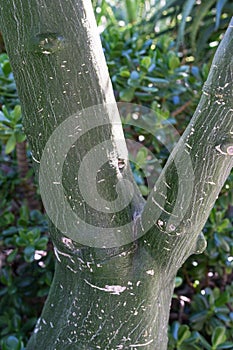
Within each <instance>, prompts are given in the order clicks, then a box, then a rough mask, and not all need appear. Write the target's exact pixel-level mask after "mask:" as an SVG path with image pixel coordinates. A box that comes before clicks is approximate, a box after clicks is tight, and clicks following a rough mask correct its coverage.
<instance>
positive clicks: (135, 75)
mask: <svg viewBox="0 0 233 350" xmlns="http://www.w3.org/2000/svg"><path fill="white" fill-rule="evenodd" d="M130 79H131V80H138V79H140V74H139V73H138V72H137V71H136V70H133V71H132V72H131V74H130Z"/></svg>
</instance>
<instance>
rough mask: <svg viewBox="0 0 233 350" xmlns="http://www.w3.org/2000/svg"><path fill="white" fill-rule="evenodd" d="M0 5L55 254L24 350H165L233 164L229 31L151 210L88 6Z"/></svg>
mask: <svg viewBox="0 0 233 350" xmlns="http://www.w3.org/2000/svg"><path fill="white" fill-rule="evenodd" d="M0 6H1V11H2V13H4V16H2V18H1V21H2V22H1V30H2V32H3V35H4V40H5V43H6V48H7V51H8V54H9V57H10V60H11V64H12V67H13V71H14V75H15V79H16V83H17V87H18V92H19V96H20V100H21V103H22V107H23V115H24V126H25V133H26V134H27V137H28V140H29V143H30V146H31V150H32V154H33V159H34V160H35V169H36V172H37V174H38V175H39V182H40V186H41V193H42V198H43V199H44V205H45V207H46V210H47V212H48V214H49V217H50V219H51V221H50V234H51V237H52V240H53V243H54V250H55V255H56V258H57V263H56V271H55V276H54V280H53V284H52V287H51V290H50V293H49V296H48V299H47V301H46V304H45V307H44V310H43V312H42V316H41V318H40V320H39V322H38V324H37V326H36V329H35V331H34V334H33V335H32V337H31V339H30V341H29V344H28V346H27V349H28V350H37V349H38V350H40V349H46V350H55V349H56V350H59V349H62V350H63V349H72V350H73V349H85V350H87V349H88V350H91V349H105V350H110V349H111V350H116V349H124V350H125V349H138V348H143V349H146V350H155V349H156V350H158V349H159V350H165V349H166V348H167V323H168V316H169V308H170V302H171V298H172V293H173V287H174V277H175V275H176V273H177V270H178V269H179V267H180V266H181V265H182V264H183V262H184V261H185V260H186V259H187V258H188V257H189V256H190V255H191V254H192V253H195V252H196V253H200V252H201V251H202V250H203V249H204V248H205V242H204V239H203V238H202V237H200V236H199V233H200V231H201V229H202V227H203V225H204V223H205V221H206V219H207V217H208V215H209V212H210V210H211V208H212V207H213V205H214V202H215V200H216V198H217V196H218V193H219V191H220V190H221V187H222V185H223V183H224V181H225V180H226V178H227V176H228V175H229V172H230V170H231V168H232V165H233V160H232V154H233V129H232V125H233V123H232V121H233V113H232V111H233V109H232V107H233V103H232V86H233V85H232V50H233V47H232V46H233V40H232V25H231V26H230V27H229V29H228V32H227V33H226V35H225V37H224V39H223V41H222V43H221V46H220V48H219V50H218V51H217V54H216V56H215V59H214V62H213V65H212V68H211V71H210V75H209V78H208V80H207V83H206V85H205V87H204V91H203V96H202V98H201V101H200V104H199V106H198V108H197V111H196V113H195V115H194V117H193V119H192V121H191V123H190V125H189V126H188V128H187V130H186V132H185V133H184V135H183V136H182V138H181V140H180V141H179V143H178V144H177V146H176V147H175V149H174V150H173V152H172V154H171V156H170V158H169V160H168V161H167V164H166V166H165V168H164V170H163V172H162V174H161V176H160V178H159V179H158V181H157V183H156V185H155V187H154V189H153V191H152V193H151V194H150V196H149V199H148V201H147V203H146V204H145V203H144V200H143V199H142V197H141V195H140V194H139V191H138V189H137V187H136V185H135V183H134V181H133V178H132V174H131V172H130V169H129V164H128V161H127V151H126V146H125V143H124V140H123V133H122V129H121V125H120V121H119V114H118V111H117V108H116V106H115V104H114V95H113V91H112V86H111V83H110V80H109V76H108V72H107V67H106V64H105V59H104V56H103V52H102V48H101V44H100V39H99V37H98V34H97V27H96V24H95V19H94V14H93V10H92V6H91V1H89V0H68V1H56V2H55V1H44V0H28V1H20V0H0ZM232 23H233V22H232ZM92 106H95V107H93V108H92ZM67 149H69V152H67ZM39 164H40V170H39V168H38V166H39ZM83 164H84V165H83ZM85 171H86V172H85ZM79 173H81V174H85V176H81V178H80V179H78V174H79ZM93 173H94V175H93ZM93 179H94V180H93ZM78 180H80V181H78ZM80 183H82V184H83V187H84V192H83V188H81V187H80ZM61 188H62V191H61ZM127 191H128V192H129V194H128V193H127ZM129 195H130V196H131V197H130V198H129ZM98 196H100V197H101V198H99V197H98ZM63 197H64V198H63ZM97 197H98V203H97V204H96V202H97ZM101 199H102V201H101ZM129 199H130V200H129ZM123 204H124V205H123ZM67 208H68V209H67ZM71 208H72V210H71ZM75 219H77V220H76V221H75ZM198 237H200V238H198Z"/></svg>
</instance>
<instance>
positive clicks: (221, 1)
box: [214, 0, 227, 31]
mask: <svg viewBox="0 0 233 350" xmlns="http://www.w3.org/2000/svg"><path fill="white" fill-rule="evenodd" d="M226 2H227V0H218V2H217V5H216V21H215V28H214V30H215V31H216V30H218V28H219V24H220V19H221V14H222V9H223V7H224V5H225V4H226Z"/></svg>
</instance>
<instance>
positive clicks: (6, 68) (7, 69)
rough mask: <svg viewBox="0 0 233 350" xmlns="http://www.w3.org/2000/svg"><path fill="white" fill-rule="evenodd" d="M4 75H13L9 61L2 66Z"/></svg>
mask: <svg viewBox="0 0 233 350" xmlns="http://www.w3.org/2000/svg"><path fill="white" fill-rule="evenodd" d="M2 71H3V73H4V74H5V75H6V76H8V75H9V74H10V73H11V65H10V62H9V61H5V62H4V63H3V65H2Z"/></svg>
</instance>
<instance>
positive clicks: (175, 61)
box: [168, 52, 180, 70]
mask: <svg viewBox="0 0 233 350" xmlns="http://www.w3.org/2000/svg"><path fill="white" fill-rule="evenodd" d="M168 66H169V68H170V69H172V70H174V69H176V68H178V67H179V66H180V60H179V57H177V56H176V55H175V54H174V53H173V52H171V53H170V55H169V58H168Z"/></svg>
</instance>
